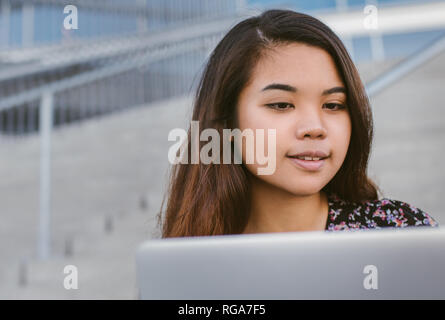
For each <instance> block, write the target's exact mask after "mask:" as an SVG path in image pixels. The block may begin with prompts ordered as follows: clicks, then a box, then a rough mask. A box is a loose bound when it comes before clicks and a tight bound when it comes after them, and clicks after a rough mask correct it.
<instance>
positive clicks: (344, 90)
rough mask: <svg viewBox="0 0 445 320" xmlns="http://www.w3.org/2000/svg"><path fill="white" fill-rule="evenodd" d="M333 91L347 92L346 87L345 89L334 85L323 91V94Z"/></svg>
mask: <svg viewBox="0 0 445 320" xmlns="http://www.w3.org/2000/svg"><path fill="white" fill-rule="evenodd" d="M333 93H344V94H346V89H345V87H333V88H331V89H327V90H325V91H323V93H322V94H321V95H322V96H327V95H328V94H333Z"/></svg>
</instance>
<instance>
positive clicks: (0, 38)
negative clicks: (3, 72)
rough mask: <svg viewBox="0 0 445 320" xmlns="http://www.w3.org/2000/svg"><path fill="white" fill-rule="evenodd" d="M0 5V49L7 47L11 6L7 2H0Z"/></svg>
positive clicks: (6, 0) (0, 0)
mask: <svg viewBox="0 0 445 320" xmlns="http://www.w3.org/2000/svg"><path fill="white" fill-rule="evenodd" d="M0 5H1V23H0V47H4V48H8V47H9V26H10V15H11V5H10V4H9V0H0Z"/></svg>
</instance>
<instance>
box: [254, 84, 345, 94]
mask: <svg viewBox="0 0 445 320" xmlns="http://www.w3.org/2000/svg"><path fill="white" fill-rule="evenodd" d="M266 90H284V91H289V92H297V88H295V87H293V86H290V85H288V84H282V83H272V84H269V85H267V86H265V87H264V88H263V89H262V90H261V91H266ZM333 93H344V94H346V88H345V87H333V88H330V89H326V90H324V91H323V92H322V94H321V95H322V96H326V95H329V94H333Z"/></svg>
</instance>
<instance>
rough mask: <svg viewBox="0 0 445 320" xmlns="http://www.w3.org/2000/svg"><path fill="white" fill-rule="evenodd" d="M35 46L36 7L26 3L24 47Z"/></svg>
mask: <svg viewBox="0 0 445 320" xmlns="http://www.w3.org/2000/svg"><path fill="white" fill-rule="evenodd" d="M33 44H34V5H33V4H32V3H27V2H24V3H23V6H22V46H23V47H24V48H28V47H32V45H33Z"/></svg>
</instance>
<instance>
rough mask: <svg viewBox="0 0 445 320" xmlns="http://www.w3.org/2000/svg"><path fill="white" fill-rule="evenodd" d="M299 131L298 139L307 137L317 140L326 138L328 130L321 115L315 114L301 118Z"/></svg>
mask: <svg viewBox="0 0 445 320" xmlns="http://www.w3.org/2000/svg"><path fill="white" fill-rule="evenodd" d="M300 120H301V121H300V122H299V123H298V129H297V138H298V139H304V138H306V137H309V138H312V139H317V138H324V137H325V136H326V133H327V131H326V129H325V128H324V126H323V124H322V121H321V119H320V115H319V114H316V113H315V112H313V113H311V114H310V115H307V116H305V117H302V118H300Z"/></svg>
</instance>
